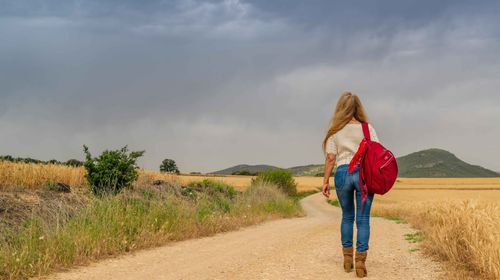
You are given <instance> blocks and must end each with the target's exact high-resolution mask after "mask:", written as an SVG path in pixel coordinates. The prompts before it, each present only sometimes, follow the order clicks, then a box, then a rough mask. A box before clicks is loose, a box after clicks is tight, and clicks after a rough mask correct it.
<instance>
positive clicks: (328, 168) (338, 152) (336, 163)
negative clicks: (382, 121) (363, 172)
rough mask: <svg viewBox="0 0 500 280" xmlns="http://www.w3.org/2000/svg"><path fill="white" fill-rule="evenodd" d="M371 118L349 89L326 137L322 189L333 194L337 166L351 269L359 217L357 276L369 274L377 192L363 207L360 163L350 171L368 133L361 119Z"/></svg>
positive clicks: (337, 186) (346, 256) (345, 250)
mask: <svg viewBox="0 0 500 280" xmlns="http://www.w3.org/2000/svg"><path fill="white" fill-rule="evenodd" d="M367 121H368V118H367V117H366V113H365V110H364V108H363V105H362V104H361V101H360V100H359V98H358V97H357V96H356V95H355V94H352V93H350V92H345V93H343V94H342V95H341V96H340V98H339V100H338V102H337V107H336V108H335V113H334V114H333V117H332V119H331V122H330V126H329V128H328V131H327V133H326V135H325V138H324V140H323V150H324V152H325V154H326V159H325V169H324V175H323V188H322V192H323V195H325V196H326V197H329V196H330V184H329V178H330V175H331V173H332V170H333V168H334V167H336V172H335V177H334V184H335V192H336V194H337V198H338V201H339V203H340V207H341V208H342V223H341V226H340V234H341V241H342V247H343V248H342V250H343V254H344V270H345V271H346V272H351V271H352V269H353V225H354V220H355V219H356V229H357V240H356V255H355V259H354V260H355V269H356V276H358V277H365V276H366V275H367V270H366V266H365V260H366V256H367V250H368V241H369V239H370V209H371V205H372V201H373V193H369V194H368V198H367V199H366V201H365V202H364V204H363V207H361V192H360V186H359V166H358V167H356V169H354V172H352V173H349V171H348V167H349V163H350V161H351V159H352V158H353V156H354V154H355V153H356V151H357V150H358V147H359V144H360V142H361V140H362V139H363V137H364V136H363V130H362V127H361V123H362V122H367ZM368 127H369V131H370V135H371V140H372V141H375V142H378V141H379V140H378V138H377V134H376V132H375V129H374V128H373V127H372V126H371V125H368ZM354 200H356V202H354ZM361 208H362V210H361Z"/></svg>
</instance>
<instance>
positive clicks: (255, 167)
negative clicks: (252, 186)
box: [211, 164, 279, 175]
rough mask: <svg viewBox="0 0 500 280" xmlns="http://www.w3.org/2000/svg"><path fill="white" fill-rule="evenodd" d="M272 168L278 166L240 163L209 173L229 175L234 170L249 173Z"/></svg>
mask: <svg viewBox="0 0 500 280" xmlns="http://www.w3.org/2000/svg"><path fill="white" fill-rule="evenodd" d="M272 169H279V167H276V166H272V165H265V164H259V165H248V164H240V165H236V166H233V167H229V168H226V169H222V170H219V171H215V172H211V173H212V174H224V175H231V174H233V173H235V172H241V171H248V172H250V173H258V172H262V171H267V170H272Z"/></svg>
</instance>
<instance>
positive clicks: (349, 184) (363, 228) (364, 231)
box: [334, 164, 373, 252]
mask: <svg viewBox="0 0 500 280" xmlns="http://www.w3.org/2000/svg"><path fill="white" fill-rule="evenodd" d="M348 168H349V165H348V164H342V165H340V166H339V167H337V171H336V172H335V177H334V182H335V192H336V193H337V198H338V200H339V204H340V207H341V208H342V224H341V225H340V235H341V240H342V246H343V247H344V248H348V247H352V235H353V225H354V214H355V213H354V196H356V228H357V230H358V233H357V241H356V250H357V251H358V252H364V251H366V250H368V241H369V239H370V209H371V206H372V201H373V193H369V194H368V198H367V199H366V201H365V203H364V204H363V211H361V210H360V208H361V207H360V206H361V192H360V190H359V167H357V168H356V169H355V170H354V172H353V173H349V171H348Z"/></svg>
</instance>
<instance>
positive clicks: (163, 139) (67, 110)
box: [0, 0, 500, 171]
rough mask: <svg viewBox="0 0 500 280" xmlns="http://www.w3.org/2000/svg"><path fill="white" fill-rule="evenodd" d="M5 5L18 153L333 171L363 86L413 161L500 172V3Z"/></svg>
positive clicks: (1, 58)
mask: <svg viewBox="0 0 500 280" xmlns="http://www.w3.org/2000/svg"><path fill="white" fill-rule="evenodd" d="M0 7H2V8H0V38H2V40H1V41H0V98H1V100H2V102H1V103H0V129H1V131H2V137H1V140H0V153H3V154H13V155H20V156H32V157H38V158H44V159H49V158H53V157H55V158H59V159H61V160H62V159H66V158H69V157H81V151H80V147H81V145H82V144H83V143H86V144H88V145H89V146H90V147H91V148H94V150H96V151H98V150H100V149H103V148H108V147H109V148H111V147H118V146H120V145H125V144H130V146H131V147H132V148H136V149H146V151H147V153H146V156H145V157H144V159H143V162H142V163H143V164H144V165H145V166H147V167H149V168H156V165H157V164H158V162H160V161H161V159H162V158H163V157H172V158H175V159H176V160H177V161H178V162H179V165H180V167H181V169H184V170H200V171H211V170H214V169H217V168H222V167H225V166H227V165H231V164H236V163H241V162H248V163H270V164H277V165H280V166H290V165H296V164H303V163H309V162H320V161H321V157H322V155H321V151H320V149H319V142H320V141H321V137H322V134H323V130H324V128H325V125H326V123H327V122H328V118H329V117H330V115H331V110H332V109H333V107H334V103H335V102H336V98H337V96H338V94H339V93H340V92H342V91H343V90H345V89H352V90H354V91H356V92H358V93H359V94H360V95H361V96H362V98H363V100H364V101H365V103H366V104H365V105H366V107H367V109H368V112H369V114H370V116H371V119H372V121H373V123H374V124H375V126H376V127H377V128H378V129H379V130H380V131H379V134H380V135H381V138H382V139H383V140H384V141H386V142H387V143H388V145H390V146H391V147H393V149H394V150H395V151H396V152H397V153H398V154H399V155H402V154H405V153H409V152H412V151H415V150H417V149H421V148H428V147H442V148H446V149H449V150H451V151H453V152H455V153H456V154H457V155H458V156H460V157H462V158H464V159H466V160H469V161H472V162H475V163H478V164H484V165H486V166H488V167H490V168H493V169H496V170H500V163H499V162H498V161H496V159H495V157H494V156H493V154H494V153H492V151H494V152H496V153H497V154H498V152H499V151H498V148H497V147H494V145H493V144H492V143H493V142H492V141H490V140H491V139H495V138H498V137H500V132H499V130H498V126H497V125H496V123H498V122H500V113H499V112H498V110H497V107H498V104H500V98H499V95H498V94H497V93H496V90H497V88H499V86H500V79H499V78H498V75H497V73H498V69H499V66H500V58H499V56H498V53H499V50H500V34H499V30H500V28H498V26H499V20H498V19H497V16H496V15H497V14H498V12H499V11H500V8H499V4H498V3H497V2H496V1H491V2H487V1H482V2H481V4H479V3H478V2H475V3H472V2H471V1H463V2H460V1H349V2H347V1H284V0H283V1H248V2H244V1H236V0H232V1H194V0H193V1H189V0H186V1H0ZM474 142H477V143H478V144H477V145H474V147H472V146H471V143H474Z"/></svg>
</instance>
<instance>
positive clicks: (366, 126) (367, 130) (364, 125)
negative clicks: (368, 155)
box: [361, 122, 371, 140]
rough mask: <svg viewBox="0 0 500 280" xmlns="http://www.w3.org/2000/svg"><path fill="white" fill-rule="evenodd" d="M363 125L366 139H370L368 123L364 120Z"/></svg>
mask: <svg viewBox="0 0 500 280" xmlns="http://www.w3.org/2000/svg"><path fill="white" fill-rule="evenodd" d="M361 127H362V128H363V135H364V136H365V138H366V139H368V140H371V139H370V130H369V129H368V123H366V122H362V123H361Z"/></svg>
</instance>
